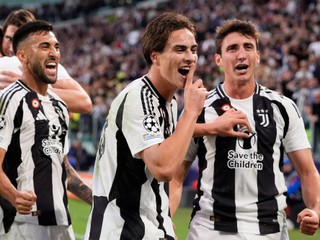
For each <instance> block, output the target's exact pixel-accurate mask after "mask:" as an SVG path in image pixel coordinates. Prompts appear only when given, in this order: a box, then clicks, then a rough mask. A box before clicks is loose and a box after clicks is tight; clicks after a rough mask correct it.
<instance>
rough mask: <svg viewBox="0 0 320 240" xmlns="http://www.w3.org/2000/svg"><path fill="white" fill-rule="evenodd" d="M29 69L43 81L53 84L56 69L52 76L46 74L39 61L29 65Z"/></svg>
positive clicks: (55, 77) (55, 78) (55, 79)
mask: <svg viewBox="0 0 320 240" xmlns="http://www.w3.org/2000/svg"><path fill="white" fill-rule="evenodd" d="M31 70H32V72H33V75H34V76H35V77H36V78H37V79H39V80H40V81H42V82H43V83H47V84H54V83H55V82H56V81H57V69H56V74H55V75H54V76H48V75H47V74H46V73H45V69H43V68H42V66H41V65H40V64H39V63H34V64H33V65H32V66H31Z"/></svg>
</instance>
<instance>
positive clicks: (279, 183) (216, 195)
mask: <svg viewBox="0 0 320 240" xmlns="http://www.w3.org/2000/svg"><path fill="white" fill-rule="evenodd" d="M231 107H233V108H235V109H238V110H241V111H243V112H245V113H246V114H247V116H248V120H249V122H250V124H251V126H252V128H253V129H254V132H252V133H249V138H248V139H241V138H233V137H219V136H204V137H201V138H197V139H194V141H192V143H191V145H190V149H189V151H188V154H187V160H189V161H192V160H194V158H195V157H196V156H198V160H199V182H198V191H197V195H196V197H195V200H194V209H193V215H194V214H200V215H202V216H204V217H203V219H204V220H203V224H204V225H206V226H208V227H209V228H210V229H212V228H214V229H216V230H220V231H227V232H239V233H246V232H247V233H253V234H268V233H275V232H278V231H279V229H280V228H281V225H282V223H283V222H284V218H285V216H284V211H283V210H284V208H285V207H286V197H285V193H286V191H287V188H286V185H285V180H284V176H283V172H282V164H283V154H284V151H285V152H291V151H295V150H299V149H304V148H310V144H309V142H308V139H307V136H306V132H305V129H304V125H303V121H302V118H301V116H300V113H299V111H298V110H297V107H296V105H295V104H294V103H293V101H291V100H290V99H288V98H286V97H284V96H282V95H281V94H279V93H277V92H275V91H271V90H269V89H267V88H265V87H263V86H261V85H259V84H256V89H255V93H254V94H253V96H251V97H249V98H247V99H242V100H237V99H232V98H230V97H228V96H227V95H226V93H225V92H224V89H223V84H220V85H218V86H217V88H215V89H214V90H212V91H211V92H210V94H209V96H208V98H207V100H206V103H205V108H204V109H203V111H202V114H201V115H200V116H199V119H198V122H199V123H207V122H212V121H213V120H214V119H215V118H217V117H218V116H220V115H222V114H223V113H224V112H225V111H227V110H228V109H230V108H231Z"/></svg>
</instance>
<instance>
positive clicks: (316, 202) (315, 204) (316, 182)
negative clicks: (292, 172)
mask: <svg viewBox="0 0 320 240" xmlns="http://www.w3.org/2000/svg"><path fill="white" fill-rule="evenodd" d="M300 180H301V188H302V197H303V201H304V203H305V205H306V206H307V208H309V209H311V210H314V211H316V212H317V214H318V215H320V179H319V173H318V172H313V173H312V174H309V175H302V176H300Z"/></svg>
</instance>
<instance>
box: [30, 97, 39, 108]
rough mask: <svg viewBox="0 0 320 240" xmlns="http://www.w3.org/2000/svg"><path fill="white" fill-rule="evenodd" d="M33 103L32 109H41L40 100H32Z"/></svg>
mask: <svg viewBox="0 0 320 240" xmlns="http://www.w3.org/2000/svg"><path fill="white" fill-rule="evenodd" d="M31 103H32V107H33V108H39V107H40V102H39V100H38V99H36V98H35V99H32V101H31Z"/></svg>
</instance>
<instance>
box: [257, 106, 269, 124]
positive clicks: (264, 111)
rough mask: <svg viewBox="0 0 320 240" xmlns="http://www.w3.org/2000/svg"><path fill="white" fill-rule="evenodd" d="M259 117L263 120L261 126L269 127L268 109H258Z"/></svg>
mask: <svg viewBox="0 0 320 240" xmlns="http://www.w3.org/2000/svg"><path fill="white" fill-rule="evenodd" d="M257 113H258V116H259V117H261V118H262V121H261V122H260V125H261V126H262V127H267V126H268V125H269V115H268V109H257Z"/></svg>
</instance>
